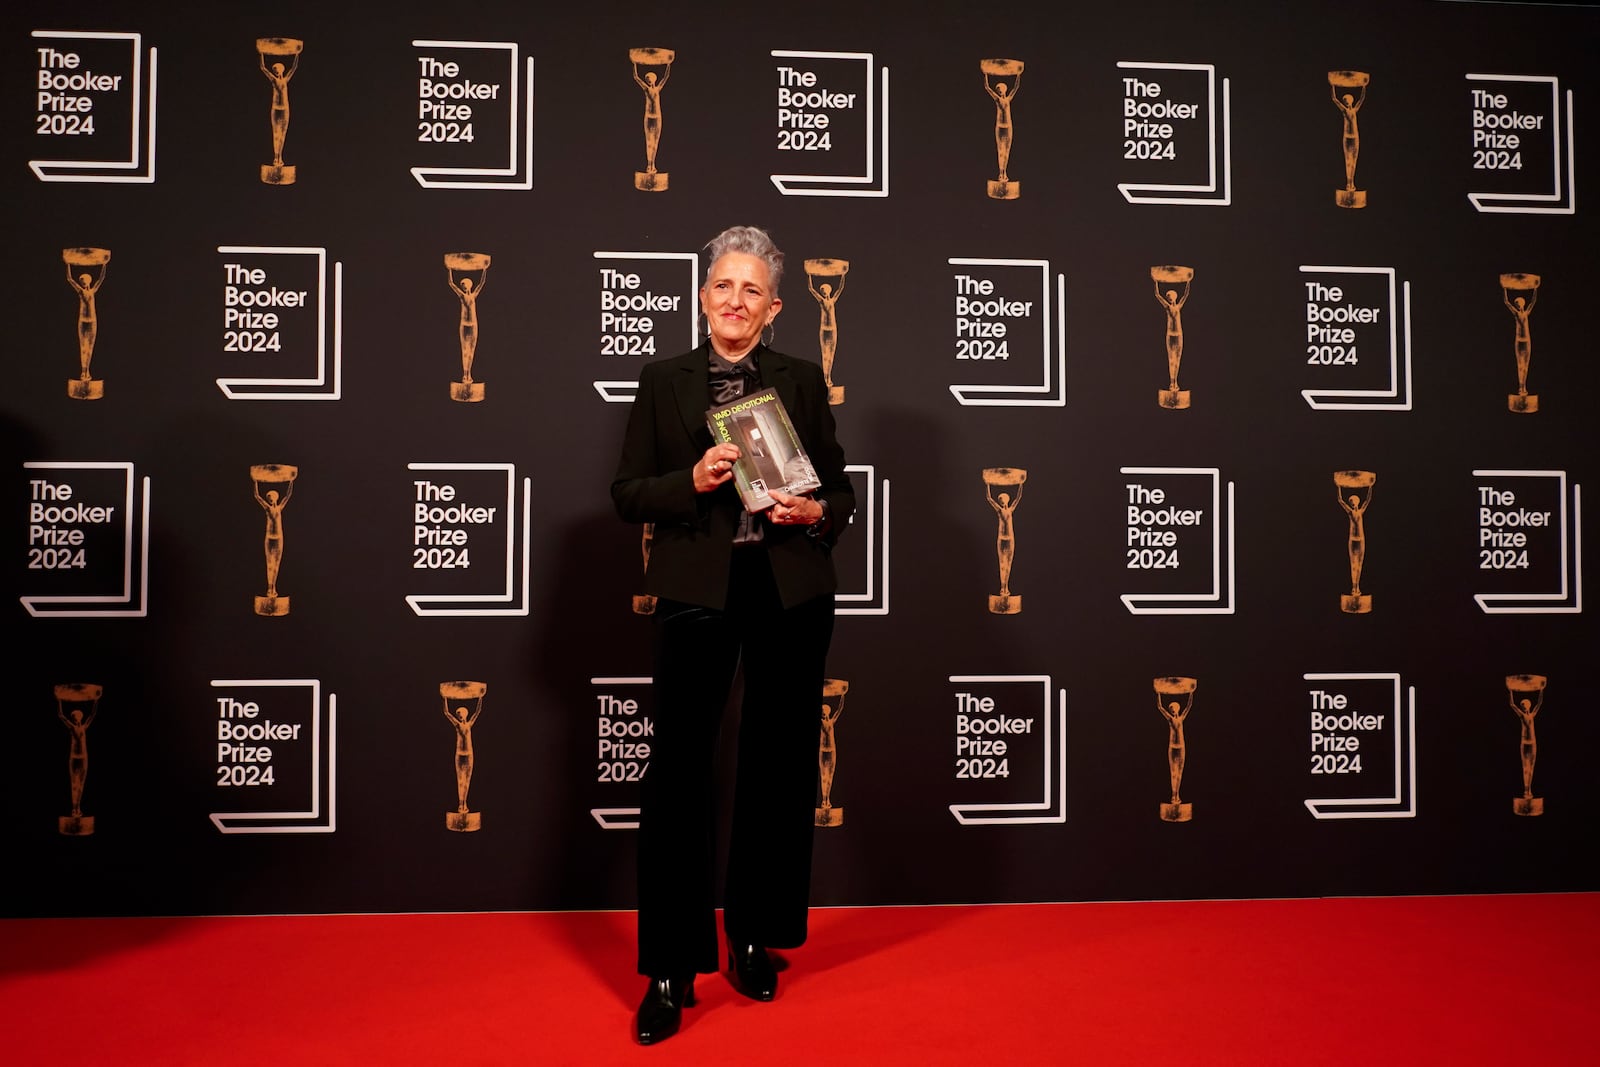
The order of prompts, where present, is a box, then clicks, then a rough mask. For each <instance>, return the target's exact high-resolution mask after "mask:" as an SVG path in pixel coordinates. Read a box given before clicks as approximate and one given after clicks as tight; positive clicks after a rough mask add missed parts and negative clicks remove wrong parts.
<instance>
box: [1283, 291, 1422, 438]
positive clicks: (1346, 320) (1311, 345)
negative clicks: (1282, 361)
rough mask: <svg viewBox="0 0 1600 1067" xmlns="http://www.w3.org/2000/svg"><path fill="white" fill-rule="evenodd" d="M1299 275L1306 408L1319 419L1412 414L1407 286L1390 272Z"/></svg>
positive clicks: (1409, 313)
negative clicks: (1341, 414) (1335, 414)
mask: <svg viewBox="0 0 1600 1067" xmlns="http://www.w3.org/2000/svg"><path fill="white" fill-rule="evenodd" d="M1300 273H1301V274H1303V275H1306V278H1305V279H1304V280H1303V281H1302V283H1301V285H1302V288H1303V291H1304V296H1305V314H1304V318H1303V320H1302V321H1304V322H1305V336H1304V348H1303V349H1302V350H1300V351H1302V352H1303V353H1304V361H1305V362H1304V366H1305V367H1306V368H1307V370H1306V371H1305V376H1306V381H1307V383H1308V386H1309V388H1305V389H1302V390H1301V391H1300V395H1301V396H1302V397H1304V398H1305V402H1306V403H1307V404H1309V405H1311V407H1312V408H1313V409H1315V410H1317V411H1410V410H1411V405H1412V393H1411V283H1410V282H1405V283H1403V285H1402V284H1401V283H1400V281H1399V279H1398V278H1397V277H1396V274H1395V269H1394V268H1393V267H1354V266H1327V265H1309V264H1308V265H1302V266H1301V267H1300ZM1402 295H1403V298H1404V299H1401V297H1402ZM1296 358H1300V357H1299V356H1298V355H1297V357H1296Z"/></svg>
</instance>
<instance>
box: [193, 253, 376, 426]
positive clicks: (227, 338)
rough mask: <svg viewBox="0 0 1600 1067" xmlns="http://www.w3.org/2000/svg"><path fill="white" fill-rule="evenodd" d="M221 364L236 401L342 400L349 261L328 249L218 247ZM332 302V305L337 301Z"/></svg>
mask: <svg viewBox="0 0 1600 1067" xmlns="http://www.w3.org/2000/svg"><path fill="white" fill-rule="evenodd" d="M217 252H218V253H219V254H220V255H221V256H222V257H223V259H222V339H221V340H222V346H221V351H222V364H223V366H224V367H225V368H226V369H227V371H229V372H231V373H227V374H225V375H224V376H223V377H220V378H218V379H217V388H218V389H221V390H222V394H223V395H224V396H226V397H227V398H228V399H229V400H338V399H339V398H340V396H341V390H342V383H343V368H344V346H343V317H344V315H343V313H344V264H343V263H341V262H338V261H335V262H334V263H333V278H332V280H331V283H330V280H329V278H328V250H327V249H326V248H309V247H308V248H300V247H288V246H271V245H219V246H218V247H217ZM330 305H331V306H330Z"/></svg>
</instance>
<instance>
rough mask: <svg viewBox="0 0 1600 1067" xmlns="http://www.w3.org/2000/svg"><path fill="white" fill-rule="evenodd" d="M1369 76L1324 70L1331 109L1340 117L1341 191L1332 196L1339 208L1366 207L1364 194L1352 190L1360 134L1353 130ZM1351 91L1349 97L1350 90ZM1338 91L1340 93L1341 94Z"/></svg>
mask: <svg viewBox="0 0 1600 1067" xmlns="http://www.w3.org/2000/svg"><path fill="white" fill-rule="evenodd" d="M1371 80H1372V76H1371V75H1370V74H1368V73H1367V72H1366V71H1363V70H1330V71H1328V89H1329V92H1330V93H1331V94H1332V96H1333V106H1334V107H1336V108H1338V109H1339V114H1340V115H1341V116H1342V117H1343V118H1344V139H1343V141H1342V142H1341V144H1342V147H1343V148H1344V188H1343V189H1337V190H1335V191H1334V194H1333V202H1334V203H1336V204H1338V205H1339V206H1340V207H1366V206H1367V191H1366V190H1365V189H1357V188H1356V156H1357V155H1359V154H1360V152H1361V131H1360V130H1359V129H1358V128H1357V127H1356V112H1358V111H1360V110H1361V105H1362V104H1364V103H1366V102H1367V83H1368V82H1370V81H1371ZM1352 89H1354V90H1355V92H1354V93H1353V94H1352V93H1351V91H1350V90H1352ZM1341 90H1343V91H1342V92H1341Z"/></svg>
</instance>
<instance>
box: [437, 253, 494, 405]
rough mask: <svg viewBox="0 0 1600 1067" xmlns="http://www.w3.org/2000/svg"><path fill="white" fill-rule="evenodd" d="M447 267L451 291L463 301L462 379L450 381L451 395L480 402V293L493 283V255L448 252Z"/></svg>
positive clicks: (463, 400)
mask: <svg viewBox="0 0 1600 1067" xmlns="http://www.w3.org/2000/svg"><path fill="white" fill-rule="evenodd" d="M444 270H445V275H446V277H447V278H448V280H449V282H450V291H451V292H452V293H455V294H456V298H457V299H458V300H460V301H461V326H460V334H461V380H460V381H459V382H451V383H450V399H451V400H458V401H460V402H461V403H463V404H476V403H478V401H480V400H482V399H483V383H482V382H477V381H473V380H472V359H473V357H474V356H476V355H477V354H478V297H479V296H480V295H482V293H483V287H484V286H485V285H487V284H489V257H488V256H487V255H484V254H483V253H481V252H446V253H445V254H444ZM457 274H459V275H460V277H459V278H457V277H456V275H457Z"/></svg>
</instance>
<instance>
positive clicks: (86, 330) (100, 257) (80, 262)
mask: <svg viewBox="0 0 1600 1067" xmlns="http://www.w3.org/2000/svg"><path fill="white" fill-rule="evenodd" d="M61 261H62V262H63V263H65V264H66V265H67V284H68V285H70V286H72V291H73V292H75V293H77V294H78V376H77V377H76V378H68V379H67V395H68V396H70V397H72V399H74V400H99V399H100V398H101V397H102V396H105V393H106V383H105V382H103V381H100V380H99V379H97V378H91V377H89V361H90V360H91V359H93V358H94V342H95V338H96V337H97V336H98V335H99V333H100V317H99V315H98V314H97V313H96V312H95V309H94V294H96V293H98V292H99V291H100V286H102V285H104V284H105V280H106V264H107V263H110V262H111V252H110V250H109V249H105V248H63V249H62V250H61ZM97 267H98V268H99V269H98V270H95V268H97ZM91 272H93V273H91Z"/></svg>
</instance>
